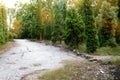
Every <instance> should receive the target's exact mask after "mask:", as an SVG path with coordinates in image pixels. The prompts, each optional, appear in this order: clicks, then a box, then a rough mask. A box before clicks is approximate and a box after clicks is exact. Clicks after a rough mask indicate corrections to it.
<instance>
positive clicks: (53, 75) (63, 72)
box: [39, 65, 74, 80]
mask: <svg viewBox="0 0 120 80" xmlns="http://www.w3.org/2000/svg"><path fill="white" fill-rule="evenodd" d="M71 76H74V73H73V72H72V70H71V67H70V65H66V66H65V67H64V68H59V69H55V70H53V71H49V72H46V73H45V74H44V75H42V76H41V77H39V79H42V80H69V78H70V77H71Z"/></svg>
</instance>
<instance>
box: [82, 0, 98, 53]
mask: <svg viewBox="0 0 120 80" xmlns="http://www.w3.org/2000/svg"><path fill="white" fill-rule="evenodd" d="M91 4H92V1H91V0H85V1H84V5H83V6H84V23H85V35H86V47H87V52H88V53H93V52H95V51H96V49H97V47H98V36H97V28H96V26H95V20H94V15H93V9H92V5H91Z"/></svg>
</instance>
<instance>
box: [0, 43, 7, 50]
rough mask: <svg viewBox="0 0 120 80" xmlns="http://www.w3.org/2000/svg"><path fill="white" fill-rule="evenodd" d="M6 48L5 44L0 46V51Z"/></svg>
mask: <svg viewBox="0 0 120 80" xmlns="http://www.w3.org/2000/svg"><path fill="white" fill-rule="evenodd" d="M6 47H7V43H5V44H0V51H1V50H3V49H5V48H6Z"/></svg>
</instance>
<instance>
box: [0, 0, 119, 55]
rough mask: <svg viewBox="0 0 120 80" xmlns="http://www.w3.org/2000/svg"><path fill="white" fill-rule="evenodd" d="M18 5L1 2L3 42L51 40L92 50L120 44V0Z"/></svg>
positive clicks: (58, 0)
mask: <svg viewBox="0 0 120 80" xmlns="http://www.w3.org/2000/svg"><path fill="white" fill-rule="evenodd" d="M15 6H16V7H15V8H11V9H7V8H6V7H5V6H4V4H3V3H2V2H1V4H0V14H1V15H0V44H2V43H5V42H6V41H8V40H9V39H12V38H22V39H25V38H26V39H37V40H40V41H42V40H49V41H52V43H53V44H56V43H60V44H62V43H65V44H66V45H67V46H69V47H71V48H73V49H79V46H80V45H81V44H85V47H86V52H88V53H94V52H95V51H96V49H97V48H100V47H108V46H109V47H116V46H118V45H119V44H120V1H119V0H114V1H113V0H104V1H102V0H84V1H83V0H31V1H30V3H24V4H22V3H21V2H20V1H18V2H16V4H15ZM7 15H8V16H9V20H10V24H12V26H9V27H7ZM7 28H9V29H7Z"/></svg>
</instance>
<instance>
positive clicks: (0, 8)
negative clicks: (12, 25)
mask: <svg viewBox="0 0 120 80" xmlns="http://www.w3.org/2000/svg"><path fill="white" fill-rule="evenodd" d="M7 40H8V28H7V11H6V7H5V6H4V4H3V3H2V2H0V44H1V43H5V42H6V41H7Z"/></svg>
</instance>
